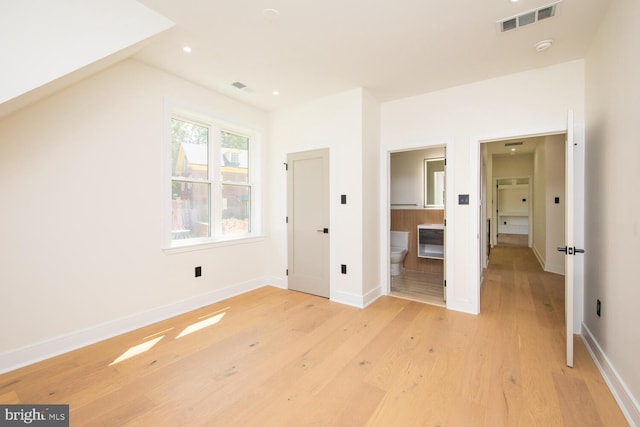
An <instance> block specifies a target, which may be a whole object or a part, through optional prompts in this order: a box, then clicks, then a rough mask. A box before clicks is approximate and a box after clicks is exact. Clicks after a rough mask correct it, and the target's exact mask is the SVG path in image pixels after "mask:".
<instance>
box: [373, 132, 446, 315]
mask: <svg viewBox="0 0 640 427" xmlns="http://www.w3.org/2000/svg"><path fill="white" fill-rule="evenodd" d="M433 148H444V152H445V155H444V157H445V158H446V159H447V163H446V166H445V168H446V169H445V170H446V172H445V178H444V179H445V200H444V214H445V219H446V220H447V225H446V229H445V233H444V239H445V241H444V251H445V252H444V263H443V268H444V281H445V283H446V287H445V295H444V304H445V308H448V305H449V301H450V300H451V298H452V295H453V292H454V289H455V283H454V281H453V279H452V277H451V276H452V274H453V266H452V265H451V264H450V263H451V262H452V259H451V257H449V256H447V253H448V252H450V251H452V250H453V249H452V246H451V245H452V242H453V240H452V234H453V233H450V232H449V229H450V228H451V225H452V223H453V221H452V220H451V219H450V218H447V212H453V205H452V203H453V191H452V190H451V188H453V172H452V169H453V167H452V162H451V161H450V157H451V153H452V151H453V144H452V143H450V142H442V141H439V142H437V143H433V144H427V145H420V146H416V147H402V148H390V149H387V150H386V152H385V155H384V158H383V159H381V161H382V162H384V163H383V164H384V165H385V170H386V186H385V188H386V198H385V197H381V198H380V203H381V209H382V210H383V212H384V215H382V216H381V217H382V218H381V221H380V222H381V224H384V225H382V226H383V227H384V229H383V232H382V233H381V235H380V243H381V249H382V250H381V251H380V253H381V257H382V258H383V259H382V262H381V265H383V266H384V268H381V269H380V270H381V271H380V275H381V283H384V284H386V285H385V286H384V287H383V289H382V293H383V295H390V294H391V243H390V242H391V234H390V233H391V154H393V153H402V152H406V151H420V150H429V149H433Z"/></svg>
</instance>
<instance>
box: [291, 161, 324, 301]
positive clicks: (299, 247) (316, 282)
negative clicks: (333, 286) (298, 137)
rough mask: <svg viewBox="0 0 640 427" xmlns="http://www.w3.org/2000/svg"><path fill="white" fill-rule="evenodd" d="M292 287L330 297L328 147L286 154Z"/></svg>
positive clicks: (292, 288)
mask: <svg viewBox="0 0 640 427" xmlns="http://www.w3.org/2000/svg"><path fill="white" fill-rule="evenodd" d="M287 167H288V173H287V221H288V224H287V238H288V262H289V268H288V270H289V273H288V274H289V277H288V279H289V289H291V290H295V291H300V292H306V293H309V294H313V295H318V296H322V297H326V298H329V150H328V149H322V150H314V151H305V152H301V153H291V154H289V155H287Z"/></svg>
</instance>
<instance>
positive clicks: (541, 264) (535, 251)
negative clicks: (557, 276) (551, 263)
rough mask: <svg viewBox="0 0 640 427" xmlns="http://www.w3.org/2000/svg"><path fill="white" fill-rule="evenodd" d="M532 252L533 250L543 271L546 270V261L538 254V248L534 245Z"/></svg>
mask: <svg viewBox="0 0 640 427" xmlns="http://www.w3.org/2000/svg"><path fill="white" fill-rule="evenodd" d="M531 250H533V254H534V255H535V256H536V258H537V259H538V262H539V263H540V267H542V269H543V270H544V269H545V268H544V260H543V259H542V256H541V255H540V252H538V249H537V248H536V246H535V245H534V246H533V247H532V248H531Z"/></svg>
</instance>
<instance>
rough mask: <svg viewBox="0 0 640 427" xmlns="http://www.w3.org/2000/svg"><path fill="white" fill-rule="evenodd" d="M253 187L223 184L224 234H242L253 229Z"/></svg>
mask: <svg viewBox="0 0 640 427" xmlns="http://www.w3.org/2000/svg"><path fill="white" fill-rule="evenodd" d="M249 218H251V187H247V186H245V185H228V184H225V185H223V186H222V234H241V233H248V232H250V231H251V224H250V223H249Z"/></svg>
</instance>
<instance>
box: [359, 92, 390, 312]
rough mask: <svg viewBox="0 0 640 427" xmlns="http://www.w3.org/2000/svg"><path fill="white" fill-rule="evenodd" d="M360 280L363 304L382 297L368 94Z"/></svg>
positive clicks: (376, 152)
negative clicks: (361, 270) (361, 282)
mask: <svg viewBox="0 0 640 427" xmlns="http://www.w3.org/2000/svg"><path fill="white" fill-rule="evenodd" d="M362 98H363V99H362V119H363V123H362V171H363V175H362V210H363V212H362V239H363V240H362V245H363V250H362V268H363V272H362V280H363V290H362V294H363V296H364V300H365V304H367V303H369V302H371V301H372V300H373V299H375V298H376V297H377V296H379V295H381V294H382V293H383V290H382V286H383V283H381V282H380V277H381V276H380V272H381V271H383V270H385V268H384V266H385V265H386V264H383V263H381V262H380V260H379V258H378V257H379V254H380V252H381V250H380V218H381V216H382V215H380V210H379V209H378V206H379V205H380V183H381V180H380V167H379V164H380V103H379V102H378V101H377V100H376V99H375V98H373V97H372V96H371V95H370V94H369V93H368V92H366V91H364V92H363V96H362Z"/></svg>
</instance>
